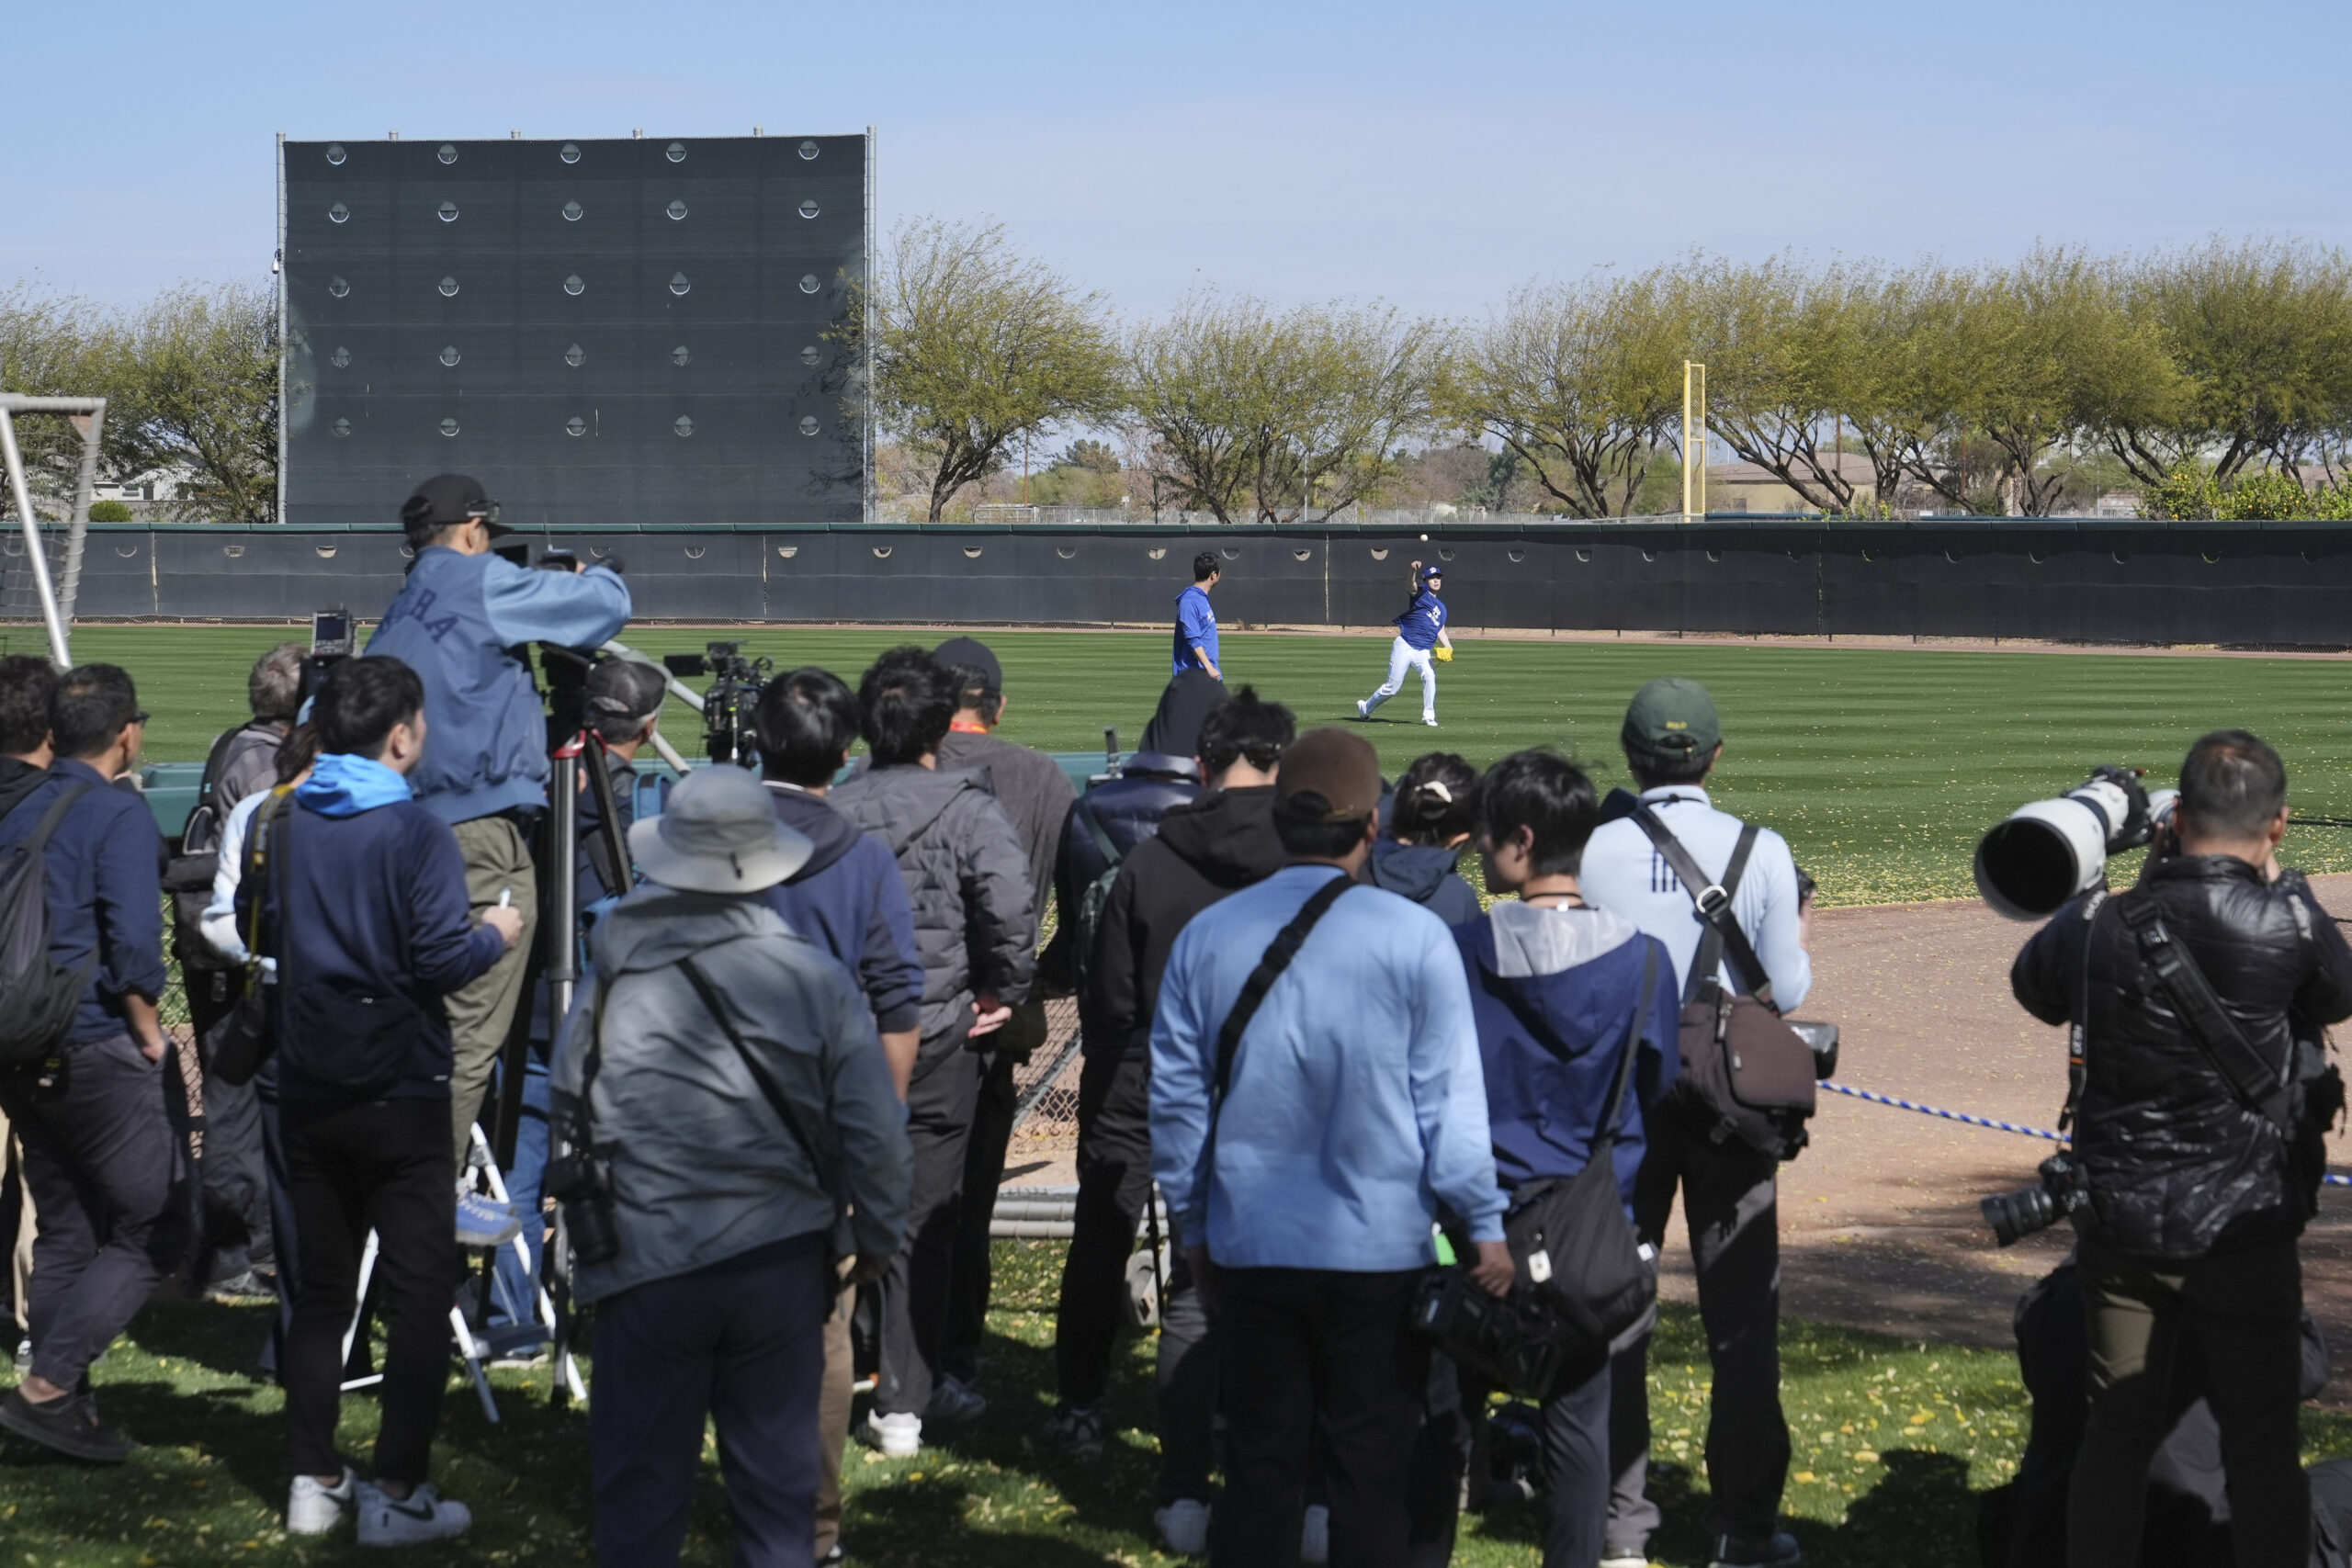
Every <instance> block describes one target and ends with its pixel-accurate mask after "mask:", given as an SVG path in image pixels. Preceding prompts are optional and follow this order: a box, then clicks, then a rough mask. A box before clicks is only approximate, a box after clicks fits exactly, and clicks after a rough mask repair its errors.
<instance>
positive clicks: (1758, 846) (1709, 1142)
mask: <svg viewBox="0 0 2352 1568" xmlns="http://www.w3.org/2000/svg"><path fill="white" fill-rule="evenodd" d="M1619 739H1620V740H1621V741H1622V743H1623V746H1624V749H1625V762H1626V766H1627V767H1628V768H1630V769H1631V770H1632V772H1633V775H1634V783H1635V784H1638V785H1639V786H1640V789H1641V795H1640V797H1639V801H1638V804H1639V806H1641V807H1646V808H1647V809H1648V810H1649V811H1650V812H1651V813H1653V814H1654V818H1655V820H1656V821H1657V823H1658V824H1659V825H1660V826H1661V827H1662V828H1663V829H1664V830H1665V831H1666V833H1667V834H1668V835H1669V836H1670V837H1671V838H1672V839H1673V840H1677V841H1679V844H1680V846H1681V849H1682V851H1683V852H1686V853H1687V854H1688V855H1689V857H1690V858H1691V860H1692V861H1694V862H1696V863H1697V867H1698V869H1699V871H1700V872H1701V873H1702V874H1703V875H1704V876H1705V877H1706V879H1707V882H1708V883H1710V884H1713V885H1717V886H1729V892H1730V910H1731V915H1732V918H1733V920H1734V921H1735V922H1736V925H1737V927H1738V929H1739V931H1741V932H1742V933H1743V934H1744V935H1745V936H1746V937H1747V942H1748V944H1749V945H1750V947H1751V948H1752V949H1753V951H1754V953H1755V954H1756V956H1757V958H1758V960H1759V961H1760V963H1761V964H1762V966H1763V969H1764V974H1763V976H1761V977H1758V976H1742V975H1740V974H1737V973H1736V972H1735V966H1734V965H1733V964H1732V963H1731V962H1730V954H1729V953H1726V954H1725V962H1724V965H1723V967H1722V969H1721V971H1720V974H1719V976H1717V977H1719V978H1720V979H1721V980H1722V982H1723V983H1724V986H1725V987H1728V988H1729V989H1730V990H1732V991H1734V992H1740V993H1748V992H1752V993H1756V994H1759V995H1761V994H1766V993H1769V998H1770V1001H1771V1003H1772V1004H1773V1005H1774V1006H1775V1007H1777V1008H1779V1009H1780V1010H1781V1011H1783V1012H1786V1011H1787V1010H1790V1009H1792V1008H1794V1007H1795V1006H1797V1005H1798V1004H1799V1003H1800V1002H1802V1001H1804V997H1805V993H1806V992H1807V991H1809V990H1811V989H1812V988H1813V964H1812V960H1811V958H1810V957H1809V956H1808V955H1807V953H1806V952H1805V945H1804V944H1805V925H1804V921H1805V914H1804V906H1803V904H1802V902H1801V899H1800V897H1799V894H1798V881H1797V870H1796V862H1795V861H1794V860H1793V859H1792V858H1791V856H1790V854H1789V846H1788V842H1787V840H1784V839H1782V838H1781V835H1779V834H1778V833H1775V832H1773V831H1771V830H1770V829H1750V828H1749V826H1748V825H1747V823H1744V822H1742V821H1741V820H1740V819H1739V818H1736V817H1734V816H1732V815H1731V814H1729V813H1728V812H1724V811H1719V810H1717V809H1716V808H1715V806H1714V804H1713V801H1712V800H1711V799H1710V798H1709V796H1708V794H1707V790H1706V780H1707V776H1708V774H1709V773H1711V772H1712V771H1713V768H1714V765H1715V761H1716V759H1717V758H1719V757H1721V756H1722V755H1723V721H1722V720H1721V718H1720V717H1718V716H1717V715H1716V712H1715V705H1714V699H1713V698H1712V697H1710V696H1709V695H1708V694H1707V689H1706V688H1705V687H1704V686H1702V685H1700V684H1699V683H1698V682H1696V681H1684V680H1676V679H1671V678H1668V679H1661V680H1657V681H1652V682H1649V683H1648V684H1647V685H1645V686H1644V687H1643V688H1642V689H1641V690H1640V691H1639V692H1636V693H1635V694H1634V700H1633V702H1632V703H1631V704H1630V705H1628V706H1627V708H1626V710H1625V725H1624V728H1623V732H1622V733H1621V735H1620V738H1619ZM1751 831H1752V832H1753V833H1754V834H1755V837H1754V839H1753V840H1752V841H1751V842H1750V844H1749V847H1748V853H1747V862H1746V864H1745V865H1744V867H1742V869H1741V872H1740V873H1739V874H1736V875H1735V874H1733V873H1732V870H1731V866H1732V862H1733V860H1734V858H1735V857H1736V856H1737V855H1738V854H1739V852H1740V846H1741V842H1742V839H1743V836H1744V835H1745V834H1747V833H1748V832H1751ZM1727 879H1728V880H1727ZM1582 881H1583V887H1584V896H1585V897H1587V898H1588V899H1589V900H1591V901H1592V902H1593V903H1594V904H1597V905H1599V906H1600V908H1604V909H1608V910H1611V911H1612V912H1614V913H1616V914H1618V915H1621V916H1623V917H1624V918H1625V919H1628V920H1631V921H1632V922H1633V923H1634V926H1636V927H1637V928H1639V929H1640V930H1642V931H1646V932H1648V933H1649V934H1650V935H1652V936H1654V937H1657V939H1658V940H1659V941H1660V942H1664V943H1666V948H1667V951H1668V953H1672V954H1673V955H1674V976H1675V982H1676V985H1677V987H1679V991H1680V994H1681V995H1682V997H1683V998H1685V1000H1686V1001H1687V1000H1689V999H1691V998H1692V997H1694V996H1695V995H1696V994H1697V993H1698V992H1699V991H1700V989H1701V987H1702V984H1703V983H1704V982H1705V981H1706V980H1707V979H1709V978H1710V976H1702V975H1699V974H1696V973H1694V972H1693V971H1694V970H1695V969H1696V968H1697V967H1698V957H1699V953H1700V952H1701V950H1702V938H1707V937H1708V934H1709V933H1708V927H1707V923H1706V921H1705V920H1704V919H1702V917H1701V915H1700V913H1699V910H1698V908H1697V899H1698V897H1699V895H1700V893H1701V891H1702V889H1701V888H1698V887H1691V886H1687V884H1686V883H1685V881H1684V879H1683V878H1682V877H1681V876H1679V874H1677V873H1676V872H1675V870H1674V868H1673V866H1672V865H1670V864H1669V863H1668V860H1667V853H1666V850H1665V848H1664V846H1662V845H1661V844H1659V843H1657V842H1656V841H1655V840H1652V839H1651V838H1650V836H1649V835H1648V834H1647V833H1646V832H1645V831H1644V829H1643V827H1642V825H1641V823H1640V822H1639V821H1638V820H1636V819H1634V818H1631V817H1621V818H1617V819H1615V820H1613V821H1609V822H1605V823H1603V824H1602V825H1601V826H1600V828H1599V829H1595V830H1594V832H1593V835H1592V841H1591V843H1590V844H1589V845H1588V846H1587V847H1586V850H1585V854H1584V875H1583V879H1582ZM1734 884H1736V886H1735V885H1734ZM1768 983H1769V984H1768ZM1683 1066H1684V1074H1683V1077H1681V1078H1680V1079H1679V1080H1678V1082H1677V1083H1676V1086H1675V1088H1674V1089H1673V1090H1672V1091H1671V1092H1669V1093H1668V1096H1667V1099H1666V1102H1665V1103H1664V1104H1663V1105H1661V1106H1660V1107H1659V1108H1658V1112H1657V1116H1656V1117H1655V1118H1654V1119H1653V1120H1652V1122H1651V1124H1650V1126H1649V1129H1648V1132H1649V1146H1648V1149H1647V1151H1646V1152H1645V1155H1644V1156H1643V1160H1642V1172H1641V1179H1640V1180H1639V1181H1638V1183H1637V1184H1636V1186H1635V1190H1634V1217H1635V1219H1636V1221H1637V1223H1638V1225H1639V1228H1640V1231H1641V1237H1642V1240H1644V1241H1645V1242H1646V1243H1648V1244H1649V1245H1650V1246H1652V1247H1664V1245H1665V1239H1666V1222H1667V1218H1668V1215H1669V1214H1670V1213H1672V1212H1673V1209H1674V1194H1675V1190H1676V1189H1677V1188H1678V1187H1679V1189H1680V1190H1681V1192H1682V1201H1683V1208H1684V1213H1683V1218H1684V1220H1685V1221H1686V1222H1687V1224H1688V1228H1689V1231H1690V1234H1691V1262H1692V1264H1693V1265H1694V1266H1695V1268H1696V1270H1697V1273H1698V1284H1699V1312H1700V1315H1701V1317H1702V1319H1703V1320H1704V1321H1705V1323H1706V1327H1707V1349H1708V1356H1709V1359H1710V1360H1711V1362H1712V1364H1713V1374H1714V1382H1713V1398H1712V1399H1711V1401H1710V1402H1709V1410H1708V1416H1707V1446H1706V1452H1707V1483H1708V1486H1709V1488H1710V1491H1711V1492H1712V1494H1713V1513H1714V1519H1713V1526H1712V1529H1711V1531H1710V1533H1711V1535H1712V1537H1713V1551H1712V1552H1711V1553H1710V1554H1709V1556H1710V1561H1711V1562H1712V1563H1713V1565H1714V1568H1775V1565H1777V1564H1783V1563H1789V1562H1795V1561H1796V1560H1797V1557H1798V1547H1797V1542H1796V1538H1795V1537H1793V1536H1792V1535H1790V1534H1788V1533H1787V1532H1785V1531H1783V1530H1781V1529H1779V1523H1780V1512H1781V1490H1782V1488H1783V1487H1784V1486H1785V1485H1786V1483H1787V1480H1788V1471H1789V1425H1788V1421H1787V1419H1786V1417H1785V1416H1783V1415H1782V1414H1781V1350H1780V1319H1781V1238H1780V1215H1779V1209H1778V1206H1777V1204H1778V1194H1779V1176H1780V1160H1781V1155H1780V1154H1778V1153H1775V1152H1773V1151H1771V1150H1768V1149H1764V1148H1761V1147H1759V1146H1758V1145H1756V1144H1754V1143H1751V1142H1750V1141H1748V1140H1747V1138H1744V1137H1742V1136H1739V1135H1737V1134H1729V1135H1725V1134H1723V1132H1722V1123H1723V1122H1724V1117H1723V1116H1722V1115H1721V1114H1719V1111H1720V1109H1721V1108H1719V1107H1717V1106H1716V1105H1714V1104H1713V1102H1711V1101H1709V1100H1707V1099H1705V1098H1704V1097H1703V1096H1702V1095H1701V1094H1700V1093H1699V1092H1698V1089H1697V1085H1696V1083H1695V1082H1694V1081H1693V1079H1692V1077H1691V1063H1689V1062H1685V1063H1684V1064H1683ZM1648 1361H1649V1342H1648V1340H1647V1338H1646V1337H1645V1338H1644V1339H1643V1340H1641V1341H1640V1342H1639V1343H1638V1344H1635V1345H1634V1346H1632V1347H1630V1348H1627V1349H1625V1350H1624V1351H1623V1352H1621V1353H1620V1354H1619V1355H1618V1357H1617V1365H1616V1369H1615V1383H1614V1387H1613V1388H1612V1389H1611V1393H1610V1405H1609V1417H1610V1426H1611V1444H1610V1449H1611V1464H1612V1465H1613V1466H1614V1467H1615V1469H1616V1472H1617V1481H1616V1485H1615V1488H1614V1490H1613V1493H1612V1495H1611V1504H1610V1518H1609V1543H1608V1550H1607V1551H1606V1553H1605V1554H1604V1556H1603V1558H1602V1562H1604V1563H1606V1564H1618V1563H1634V1562H1642V1561H1645V1551H1646V1550H1647V1542H1648V1540H1649V1536H1650V1532H1651V1531H1653V1530H1655V1529H1657V1526H1658V1521H1659V1515H1658V1509H1657V1505H1656V1504H1655V1503H1652V1502H1651V1501H1650V1500H1649V1498H1648V1496H1647V1495H1646V1490H1645V1489H1646V1484H1647V1475H1648V1470H1649V1446H1650V1445H1649V1431H1650V1424H1649V1383H1648V1379H1647V1375H1646V1372H1647V1367H1648Z"/></svg>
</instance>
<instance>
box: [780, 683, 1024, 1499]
mask: <svg viewBox="0 0 2352 1568" xmlns="http://www.w3.org/2000/svg"><path fill="white" fill-rule="evenodd" d="M857 701H858V706H859V707H860V708H861V709H862V710H863V714H864V719H865V741H866V745H867V746H868V747H869V748H871V750H872V758H873V766H871V767H869V768H867V769H865V770H864V771H863V772H861V773H857V774H855V775H854V776H853V777H851V778H850V779H848V780H847V781H846V782H844V783H842V784H839V785H837V786H835V787H834V789H833V791H832V793H831V795H828V796H827V797H826V798H827V800H828V802H829V803H830V804H831V806H832V807H833V809H834V810H836V811H838V812H840V813H841V814H842V816H844V817H846V818H849V819H850V820H851V821H852V822H854V823H855V824H856V825H857V826H858V827H860V828H862V829H865V831H867V832H869V833H872V834H874V835H876V837H878V838H880V839H881V840H883V841H884V842H885V843H887V844H888V845H889V846H890V852H891V853H892V854H894V855H896V856H897V857H898V862H899V875H900V876H901V877H902V878H903V879H904V880H905V882H906V885H907V899H908V902H909V903H910V905H912V906H913V908H914V922H915V946H916V948H917V950H918V952H919V953H920V954H921V956H922V1044H921V1045H920V1046H919V1047H918V1048H917V1049H916V1052H915V1070H914V1079H913V1081H912V1082H911V1083H910V1084H909V1085H908V1087H907V1135H908V1136H909V1137H910V1139H912V1140H913V1143H914V1159H915V1166H914V1196H913V1199H912V1201H911V1203H910V1208H909V1211H908V1215H907V1244H906V1246H905V1247H902V1248H901V1249H900V1250H899V1255H898V1257H897V1258H894V1259H893V1260H892V1262H891V1265H890V1275H889V1280H888V1289H887V1290H886V1292H885V1293H884V1295H883V1303H884V1306H883V1319H882V1370H881V1381H880V1382H879V1383H878V1384H877V1385H876V1389H875V1391H874V1409H873V1411H872V1412H871V1413H870V1414H869V1416H868V1417H867V1420H868V1429H867V1433H866V1435H867V1437H868V1438H869V1439H870V1440H872V1441H873V1442H875V1443H876V1445H877V1446H878V1447H880V1448H881V1450H882V1451H883V1452H884V1453H886V1454H888V1455H889V1456H890V1457H891V1458H893V1459H905V1458H910V1457H912V1455H913V1454H914V1452H915V1450H916V1449H917V1448H918V1447H919V1446H920V1445H921V1443H922V1423H923V1416H924V1414H925V1413H926V1412H927V1411H928V1410H929V1408H930V1406H931V1399H932V1393H933V1389H934V1386H935V1384H936V1382H937V1379H938V1374H939V1349H940V1336H941V1334H942V1332H943V1331H944V1327H945V1323H946V1314H947V1292H948V1286H949V1282H950V1280H951V1278H952V1274H953V1269H954V1258H955V1245H956V1227H957V1225H958V1224H961V1222H962V1214H963V1200H964V1151H965V1148H966V1145H967V1144H968V1143H969V1141H970V1138H971V1133H972V1116H973V1112H974V1111H976V1110H977V1109H978V1105H979V1099H980V1080H981V1079H982V1078H983V1077H986V1076H987V1074H988V1068H989V1057H988V1055H987V1053H988V1051H989V1046H990V1042H989V1035H991V1034H993V1033H994V1032H996V1031H998V1030H1000V1029H1001V1028H1003V1027H1004V1023H1005V1021H1006V1020H1008V1019H1010V1018H1011V1017H1012V1008H1013V1005H1014V1004H1015V1003H1017V1002H1020V1001H1022V1000H1023V998H1026V997H1027V996H1028V994H1029V985H1030V981H1031V979H1032V978H1033V976H1035V973H1036V966H1037V908H1036V899H1035V896H1034V895H1033V894H1032V893H1031V891H1030V887H1029V859H1028V856H1027V855H1025V854H1024V853H1023V852H1022V848H1021V840H1020V838H1019V836H1018V835H1017V834H1016V833H1015V832H1014V831H1013V827H1012V819H1011V818H1008V817H1007V816H1006V815H1005V814H1004V807H1001V806H999V805H998V804H997V803H996V801H995V799H994V798H993V797H992V796H991V795H989V791H988V786H987V784H986V783H985V782H984V781H983V780H982V779H981V778H980V776H979V775H978V774H977V773H956V772H952V771H944V770H942V769H941V768H940V767H939V765H938V763H939V746H940V742H941V741H943V740H944V739H946V738H947V727H948V725H949V723H950V722H951V721H953V720H954V718H955V716H956V682H955V679H954V677H953V676H951V675H950V674H949V673H948V671H946V670H945V669H944V668H943V667H942V666H941V665H940V663H939V662H938V660H934V659H933V658H932V656H931V655H930V654H929V653H927V652H925V651H924V650H923V649H920V648H897V649H891V650H890V651H889V652H888V653H886V654H884V655H883V656H882V657H881V658H880V659H878V660H875V663H874V667H873V668H872V669H870V670H868V671H866V672H865V679H864V680H863V681H862V682H859V685H858V692H857Z"/></svg>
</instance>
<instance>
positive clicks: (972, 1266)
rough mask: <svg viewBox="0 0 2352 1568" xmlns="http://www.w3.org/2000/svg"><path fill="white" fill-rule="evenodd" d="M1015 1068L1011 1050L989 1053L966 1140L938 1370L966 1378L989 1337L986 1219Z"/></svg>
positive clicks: (1006, 1142) (1014, 1097)
mask: <svg viewBox="0 0 2352 1568" xmlns="http://www.w3.org/2000/svg"><path fill="white" fill-rule="evenodd" d="M1019 1069H1020V1064H1019V1063H1018V1062H1016V1061H1014V1060H1013V1059H1012V1056H1010V1055H1002V1054H999V1055H995V1056H993V1057H992V1058H991V1059H990V1061H989V1069H988V1073H987V1075H986V1076H985V1077H982V1078H981V1079H980V1093H979V1100H978V1103H977V1104H975V1105H974V1107H973V1110H972V1132H971V1136H970V1137H969V1138H968V1139H967V1141H966V1143H965V1145H964V1205H963V1207H964V1217H963V1221H962V1223H961V1224H958V1225H957V1226H956V1252H955V1258H954V1260H953V1262H952V1263H951V1264H950V1265H949V1269H948V1284H947V1322H946V1326H945V1328H944V1330H943V1331H942V1333H941V1336H940V1344H939V1370H940V1371H943V1372H945V1373H947V1374H948V1375H949V1376H951V1377H956V1378H960V1379H962V1380H963V1381H964V1382H967V1383H976V1382H979V1381H980V1345H981V1342H982V1341H983V1340H985V1339H986V1338H987V1337H988V1329H989V1288H990V1287H991V1285H992V1284H993V1283H994V1270H993V1269H991V1268H990V1266H989V1220H990V1219H991V1218H992V1217H993V1216H994V1215H995V1213H996V1194H997V1190H998V1189H999V1188H1001V1187H1002V1186H1003V1185H1004V1156H1005V1151H1006V1150H1007V1149H1009V1148H1011V1147H1012V1113H1013V1111H1014V1110H1015V1109H1016V1108H1017V1107H1018V1106H1019V1104H1020V1101H1021V1091H1020V1090H1019V1089H1017V1088H1016V1087H1014V1084H1013V1081H1012V1080H1013V1075H1014V1073H1016V1072H1017V1071H1019Z"/></svg>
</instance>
